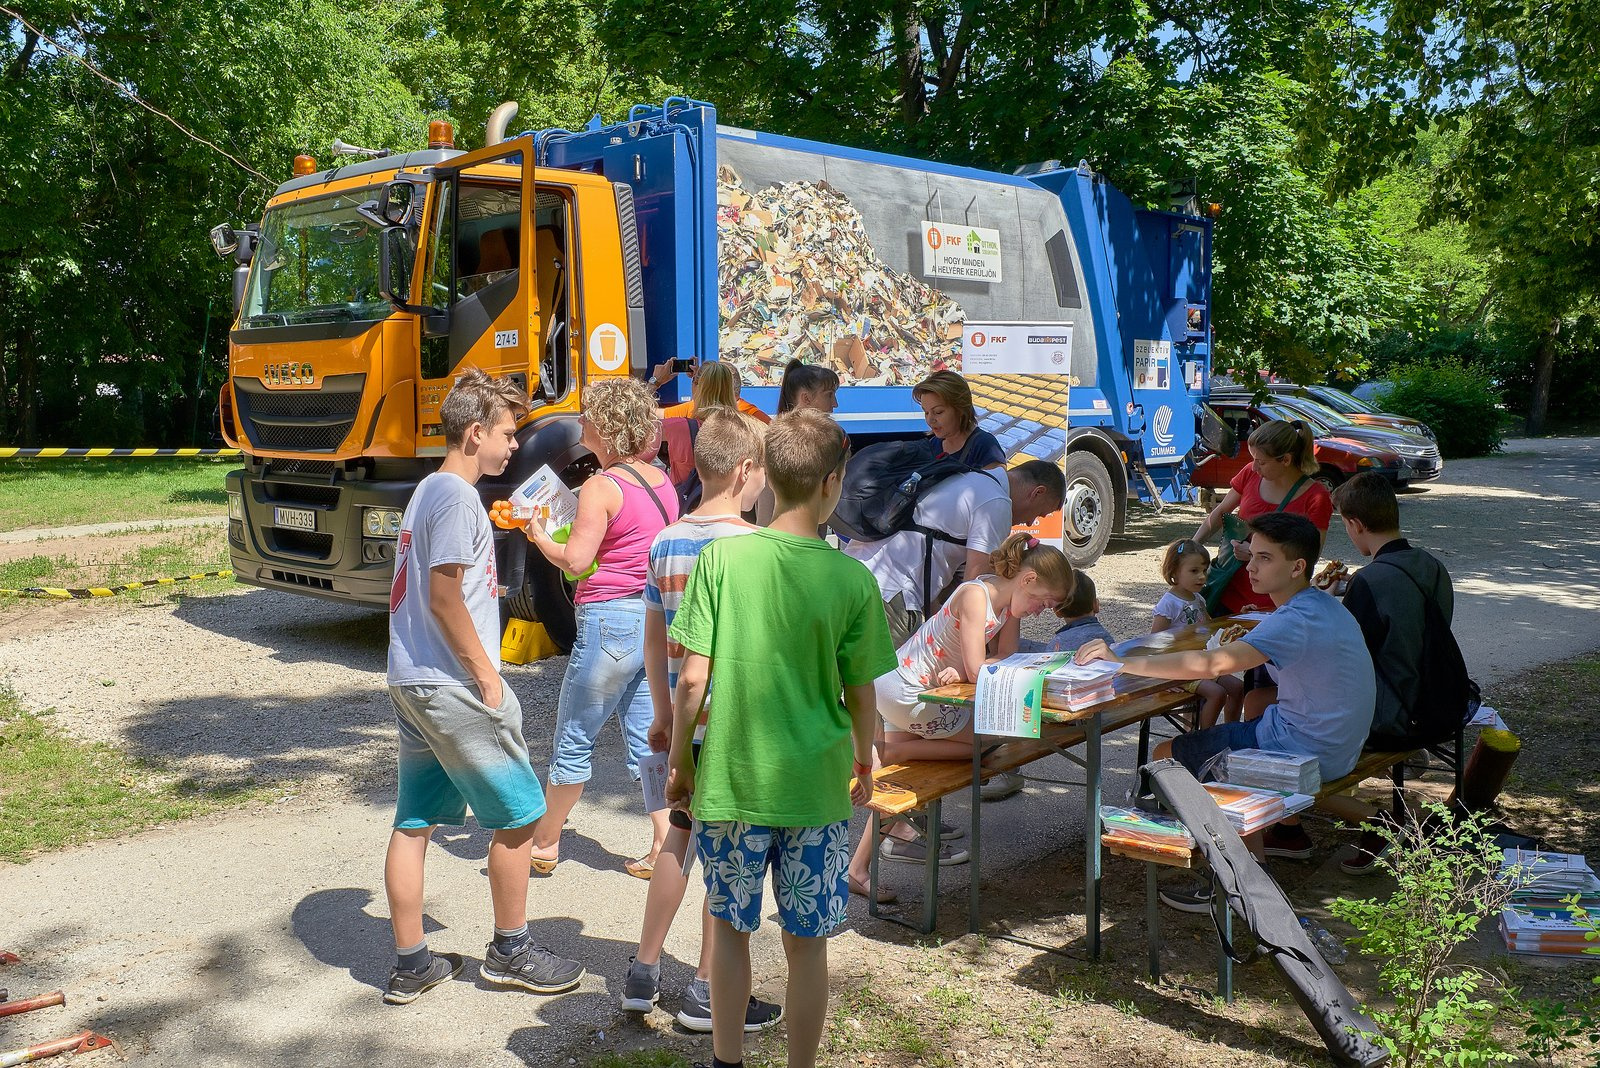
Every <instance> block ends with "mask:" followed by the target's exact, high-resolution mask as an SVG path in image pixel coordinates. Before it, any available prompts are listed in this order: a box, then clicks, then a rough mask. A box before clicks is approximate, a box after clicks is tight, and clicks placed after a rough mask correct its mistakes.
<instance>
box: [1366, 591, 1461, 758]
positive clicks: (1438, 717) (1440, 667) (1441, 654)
mask: <svg viewBox="0 0 1600 1068" xmlns="http://www.w3.org/2000/svg"><path fill="white" fill-rule="evenodd" d="M1385 563H1386V564H1388V565H1389V566H1390V567H1392V568H1394V569H1395V570H1396V571H1398V572H1400V573H1401V574H1402V575H1404V576H1405V577H1406V578H1407V579H1409V580H1410V582H1411V585H1413V586H1415V587H1416V588H1417V592H1418V593H1419V594H1421V595H1422V613H1423V616H1422V619H1423V622H1422V654H1421V656H1420V658H1419V662H1418V664H1417V678H1418V679H1419V680H1421V685H1420V686H1419V687H1418V689H1417V699H1416V701H1415V702H1414V703H1413V704H1412V706H1411V707H1410V708H1408V709H1406V710H1405V714H1406V719H1407V723H1406V730H1405V732H1404V733H1403V734H1400V735H1392V734H1374V735H1373V736H1372V738H1371V739H1370V741H1369V743H1368V744H1369V745H1372V746H1375V747H1381V748H1384V749H1389V748H1394V749H1402V748H1407V747H1411V748H1416V747H1423V746H1430V745H1438V744H1440V743H1441V742H1445V741H1448V740H1449V739H1452V738H1454V737H1455V736H1456V732H1457V731H1459V730H1461V728H1462V725H1463V724H1465V723H1466V721H1467V720H1469V719H1471V718H1472V717H1473V716H1474V715H1476V714H1477V711H1478V704H1479V702H1480V699H1481V697H1482V693H1481V691H1480V690H1479V689H1478V684H1477V683H1476V682H1473V681H1472V680H1471V679H1470V678H1468V677H1467V661H1466V658H1465V657H1463V656H1462V655H1461V646H1460V645H1459V644H1457V643H1456V636H1455V635H1454V634H1452V633H1451V632H1450V624H1449V622H1448V621H1447V620H1446V619H1445V618H1444V613H1443V612H1442V611H1440V609H1439V605H1438V602H1436V601H1435V600H1434V598H1433V596H1432V595H1431V594H1429V592H1428V591H1427V590H1425V589H1423V588H1422V583H1420V582H1418V581H1417V578H1416V576H1415V575H1413V574H1412V573H1411V572H1409V571H1407V570H1406V569H1405V568H1403V567H1401V566H1400V565H1399V564H1396V563H1392V562H1390V561H1386V560H1374V561H1373V563H1372V564H1369V565H1368V566H1369V567H1371V566H1373V565H1376V564H1385ZM1373 666H1374V667H1375V668H1376V669H1377V671H1378V674H1379V675H1380V676H1383V668H1382V667H1381V666H1380V665H1379V664H1378V662H1377V661H1376V660H1374V661H1373ZM1384 681H1385V682H1386V683H1388V685H1389V686H1390V687H1391V688H1393V689H1395V691H1396V692H1397V693H1398V692H1399V690H1398V688H1396V687H1395V686H1394V683H1393V681H1391V680H1389V679H1388V678H1386V677H1385V678H1384Z"/></svg>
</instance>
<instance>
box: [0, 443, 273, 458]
mask: <svg viewBox="0 0 1600 1068" xmlns="http://www.w3.org/2000/svg"><path fill="white" fill-rule="evenodd" d="M243 455H244V452H243V450H241V449H67V448H48V449H19V448H13V447H11V446H9V445H7V446H0V460H106V459H118V460H123V459H128V460H148V459H169V458H177V457H191V456H243Z"/></svg>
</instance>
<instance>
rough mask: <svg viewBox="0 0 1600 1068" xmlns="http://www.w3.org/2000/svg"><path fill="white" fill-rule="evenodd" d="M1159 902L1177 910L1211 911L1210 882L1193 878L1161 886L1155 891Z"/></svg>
mask: <svg viewBox="0 0 1600 1068" xmlns="http://www.w3.org/2000/svg"><path fill="white" fill-rule="evenodd" d="M1156 893H1157V896H1158V897H1160V898H1161V903H1162V904H1163V905H1166V906H1167V907H1168V908H1174V909H1177V910H1178V911H1179V912H1197V913H1202V914H1204V913H1209V912H1210V911H1211V884H1210V883H1209V882H1201V881H1199V880H1194V881H1191V882H1183V883H1173V884H1171V885H1169V886H1163V887H1161V888H1160V889H1159V890H1158V891H1157V892H1156Z"/></svg>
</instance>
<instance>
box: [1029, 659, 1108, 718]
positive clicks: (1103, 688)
mask: <svg viewBox="0 0 1600 1068" xmlns="http://www.w3.org/2000/svg"><path fill="white" fill-rule="evenodd" d="M1121 670H1122V665H1121V664H1119V663H1117V662H1116V661H1115V660H1095V661H1093V662H1091V663H1088V664H1074V663H1072V662H1071V661H1070V660H1069V661H1068V662H1067V663H1065V664H1062V665H1060V666H1059V667H1056V668H1054V669H1053V670H1052V671H1051V672H1050V673H1049V674H1048V675H1046V676H1045V677H1044V695H1045V705H1046V706H1048V707H1050V708H1065V709H1067V710H1068V711H1070V712H1081V711H1082V710H1083V709H1085V708H1089V707H1091V706H1093V705H1097V704H1099V703H1100V702H1102V701H1106V700H1109V699H1110V698H1112V697H1114V696H1115V695H1116V682H1117V672H1119V671H1121Z"/></svg>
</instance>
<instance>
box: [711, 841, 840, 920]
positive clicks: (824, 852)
mask: <svg viewBox="0 0 1600 1068" xmlns="http://www.w3.org/2000/svg"><path fill="white" fill-rule="evenodd" d="M695 849H696V851H697V852H698V853H699V854H700V864H701V867H702V869H703V870H704V871H705V879H706V904H707V905H708V906H709V907H710V909H711V915H713V916H715V917H716V918H717V919H719V920H726V921H727V922H728V923H730V924H732V925H733V928H734V930H736V931H743V932H745V933H747V934H748V933H749V932H751V931H754V930H755V929H756V928H757V927H759V926H761V911H762V909H761V900H762V897H761V895H762V887H763V884H765V882H766V881H767V869H768V868H771V869H772V874H773V882H774V884H775V886H776V889H777V892H778V925H779V926H781V927H782V928H783V929H784V930H785V931H788V932H789V933H790V934H792V935H798V936H800V937H804V938H819V937H822V936H825V935H828V934H831V933H832V932H833V931H834V930H835V929H836V928H838V927H839V926H840V925H841V924H843V923H844V920H845V906H846V905H847V904H848V903H849V900H850V881H849V878H848V875H847V872H848V870H849V868H850V822H849V821H848V820H841V821H840V822H838V823H830V824H827V825H826V826H823V827H762V826H759V825H757V824H750V823H737V822H733V821H718V822H714V823H697V824H696V825H695Z"/></svg>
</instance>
